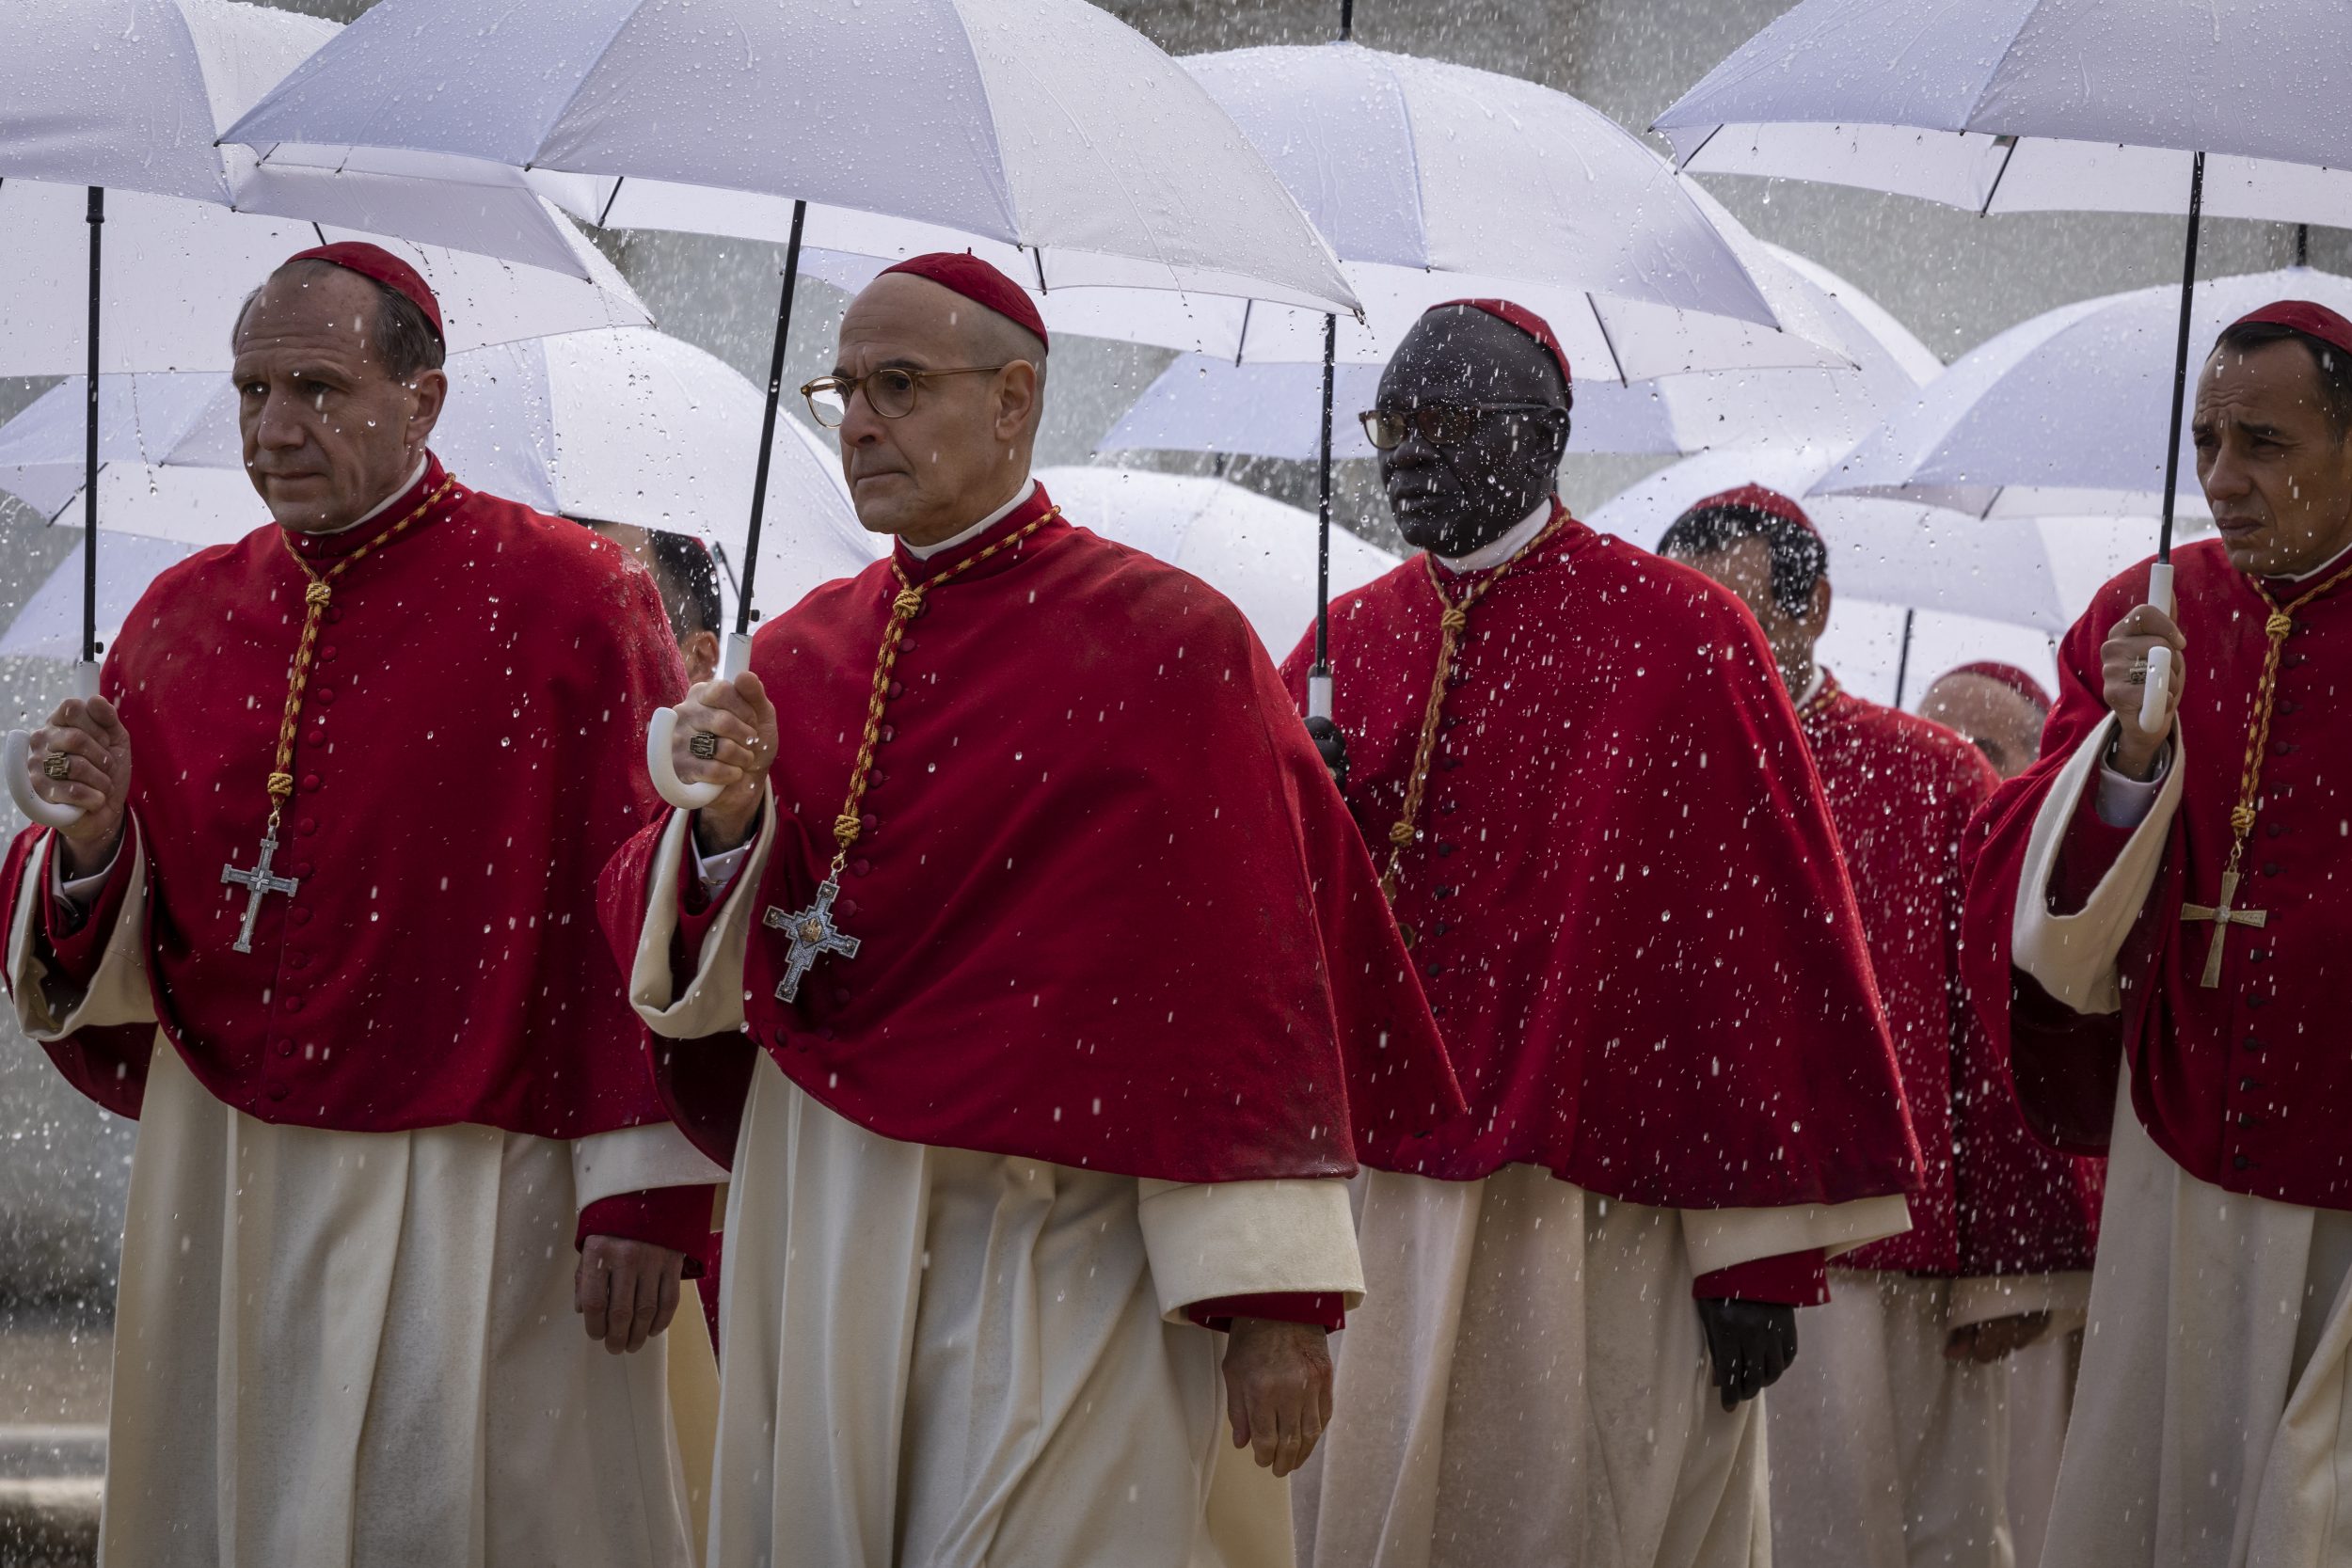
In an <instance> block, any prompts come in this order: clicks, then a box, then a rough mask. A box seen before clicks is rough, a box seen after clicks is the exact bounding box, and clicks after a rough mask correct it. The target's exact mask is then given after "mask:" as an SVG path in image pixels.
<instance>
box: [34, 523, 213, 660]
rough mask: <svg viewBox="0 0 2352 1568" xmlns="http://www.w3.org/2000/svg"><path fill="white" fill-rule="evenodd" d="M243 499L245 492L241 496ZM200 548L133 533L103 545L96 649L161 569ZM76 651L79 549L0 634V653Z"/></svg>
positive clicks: (66, 655) (59, 655)
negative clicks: (103, 571)
mask: <svg viewBox="0 0 2352 1568" xmlns="http://www.w3.org/2000/svg"><path fill="white" fill-rule="evenodd" d="M246 493H247V494H248V495H249V494H251V492H250V491H247V492H246ZM202 547H203V546H200V545H191V544H188V543H186V542H185V541H183V540H178V539H150V538H147V537H145V536H144V535H141V534H136V533H117V534H115V535H114V536H113V537H111V538H109V539H108V540H107V541H106V575H105V577H104V578H102V579H101V580H100V582H99V585H98V634H99V639H100V645H101V646H102V647H103V646H104V644H105V643H108V642H111V641H114V639H115V638H116V636H117V635H118V634H119V632H120V631H121V628H122V622H123V618H124V617H125V616H127V615H129V614H130V613H131V607H132V606H134V605H135V604H137V603H138V602H139V595H140V594H144V593H146V592H147V585H148V584H149V583H151V582H153V581H154V580H155V578H157V577H158V576H160V575H161V574H162V573H163V572H164V570H165V569H166V568H167V567H170V566H176V565H178V564H179V563H180V562H183V561H185V560H186V559H187V558H188V557H189V556H191V555H194V554H195V553H196V552H197V551H198V550H199V549H201V548H202ZM81 651H82V546H80V545H79V544H76V545H75V546H73V550H72V554H70V555H68V556H67V557H66V558H65V559H64V560H63V561H61V562H58V563H57V564H56V568H55V569H54V570H52V571H51V572H50V574H49V576H48V578H47V579H46V580H44V581H43V582H42V583H41V585H40V587H39V588H36V589H35V590H33V594H32V597H30V598H28V599H26V600H25V601H24V609H22V610H18V611H17V612H16V619H14V620H13V621H10V622H9V623H8V630H7V631H5V632H0V654H14V655H18V656H21V657H33V658H56V659H66V660H72V659H74V658H77V657H80V655H81Z"/></svg>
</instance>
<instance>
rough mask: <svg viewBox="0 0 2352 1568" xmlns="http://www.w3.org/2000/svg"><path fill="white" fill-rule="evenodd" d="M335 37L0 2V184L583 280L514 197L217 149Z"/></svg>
mask: <svg viewBox="0 0 2352 1568" xmlns="http://www.w3.org/2000/svg"><path fill="white" fill-rule="evenodd" d="M340 31H342V29H341V28H339V27H337V26H336V25H335V24H333V23H330V22H322V21H320V20H318V19H316V18H314V17H307V16H301V15H298V14H296V13H294V12H292V11H287V10H281V9H278V8H273V7H266V6H252V5H243V4H238V3H235V0H116V3H112V4H108V5H103V6H99V5H92V4H89V3H88V0H11V4H9V5H8V7H6V8H0V179H5V180H10V181H15V180H39V181H47V182H52V183H56V184H65V185H77V186H88V185H97V186H103V187H104V188H105V189H107V190H109V191H140V192H144V193H146V194H148V195H151V196H167V197H178V198H183V199H185V200H190V201H199V202H203V203H206V204H208V205H211V206H216V207H228V208H233V209H236V210H238V211H242V212H249V213H267V214H275V215H278V216H281V217H295V218H307V219H311V220H314V221H316V222H319V223H322V224H326V225H330V226H332V227H334V228H337V229H346V230H363V231H367V232H372V233H393V234H399V235H402V236H404V237H405V238H407V239H410V240H415V241H420V242H422V243H424V244H427V245H450V246H454V247H456V248H458V249H461V250H473V251H480V252H483V253H485V254H489V255H494V256H501V257H504V258H506V259H507V260H509V261H521V262H524V263H526V264H528V265H531V266H536V267H544V268H548V269H549V270H551V271H555V272H561V273H564V274H567V275H568V276H570V277H581V278H585V277H590V276H592V275H591V274H590V272H589V271H588V270H586V267H585V264H584V259H583V258H582V257H581V255H580V245H579V243H578V238H579V237H578V235H577V234H575V233H573V232H572V230H571V229H570V226H569V225H567V224H566V223H565V222H564V220H563V218H562V217H561V216H560V215H558V214H556V212H555V211H554V210H553V209H552V208H551V207H549V206H548V204H547V203H546V202H544V201H542V200H540V199H538V198H536V197H535V196H534V195H533V194H532V193H531V192H530V191H528V190H524V189H519V188H508V189H494V188H485V187H482V186H478V185H477V186H471V187H456V188H453V187H450V186H447V185H445V184H443V183H442V182H437V181H436V182H418V181H414V180H403V179H398V178H391V177H383V176H375V175H369V174H363V173H357V172H353V171H349V170H335V169H321V168H302V169H268V170H264V169H262V168H261V167H259V166H258V163H257V160H256V159H255V157H254V155H253V153H252V152H251V150H248V149H246V148H243V147H222V146H219V145H217V138H218V136H219V135H220V133H221V132H222V131H224V130H226V129H227V128H228V126H229V124H230V121H232V120H234V119H236V118H237V117H238V116H239V115H241V114H243V113H244V112H245V111H246V109H248V108H250V107H251V106H252V105H253V103H254V102H255V101H256V100H257V99H259V98H260V97H261V96H262V93H264V92H266V91H267V90H268V89H269V88H270V87H274V86H276V85H277V84H278V81H279V80H281V79H282V78H283V77H284V76H285V74H286V73H287V72H288V71H292V70H293V69H294V67H295V66H297V65H299V64H301V63H302V61H303V60H304V59H306V58H308V57H309V56H310V54H311V53H312V52H313V51H315V50H316V49H317V48H318V47H319V46H320V45H321V44H323V43H325V42H326V40H329V39H331V38H333V37H334V36H335V35H336V34H337V33H338V32H340ZM109 218H110V220H116V221H119V217H118V214H114V213H110V214H109ZM9 232H10V233H11V235H13V236H16V237H17V240H18V243H19V244H23V243H25V242H26V241H27V240H28V239H29V240H30V242H31V243H35V244H38V243H40V241H39V239H38V236H37V235H28V233H27V231H26V230H24V229H22V228H20V227H18V226H16V225H11V226H10V228H9ZM75 232H76V236H77V238H78V234H79V231H78V230H76V231H75ZM118 232H119V231H118ZM313 243H315V242H313ZM280 254H281V255H282V254H283V253H282V252H281V253H280Z"/></svg>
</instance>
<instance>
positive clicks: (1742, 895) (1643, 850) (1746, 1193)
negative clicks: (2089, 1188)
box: [1284, 503, 1918, 1209]
mask: <svg viewBox="0 0 2352 1568" xmlns="http://www.w3.org/2000/svg"><path fill="white" fill-rule="evenodd" d="M1556 504H1557V503H1555V505H1556ZM1439 571H1440V573H1441V575H1442V576H1444V578H1445V580H1446V582H1447V586H1448V593H1449V596H1450V597H1452V598H1455V599H1459V598H1460V597H1462V596H1463V595H1464V594H1466V593H1467V592H1468V591H1469V590H1470V586H1471V585H1472V580H1473V579H1472V578H1456V577H1454V575H1453V574H1451V573H1445V572H1444V571H1443V568H1439ZM1443 609H1444V606H1443V605H1441V604H1440V603H1439V602H1438V593H1437V590H1436V588H1435V587H1433V585H1432V584H1431V581H1430V565H1429V563H1428V562H1427V561H1426V560H1425V558H1423V557H1419V556H1416V557H1415V558H1414V559H1412V560H1411V561H1408V562H1406V563H1405V564H1404V565H1402V566H1400V567H1398V568H1397V569H1396V570H1394V571H1392V572H1391V573H1389V574H1388V575H1387V576H1386V577H1383V578H1379V579H1378V580H1377V581H1375V582H1373V583H1371V584H1369V585H1368V586H1366V587H1364V588H1362V589H1359V590H1358V591H1357V592H1356V593H1354V594H1348V595H1346V596H1345V597H1344V598H1343V599H1341V600H1340V601H1339V602H1337V603H1336V604H1334V605H1333V607H1332V610H1331V650H1332V657H1331V662H1332V666H1333V671H1334V673H1335V675H1336V677H1337V681H1338V713H1337V715H1336V717H1337V719H1338V721H1339V724H1340V727H1341V729H1342V730H1343V731H1344V732H1345V734H1346V736H1347V743H1348V752H1349V757H1350V759H1351V767H1352V771H1351V775H1350V780H1349V785H1348V804H1349V806H1350V807H1351V808H1352V809H1353V811H1354V812H1355V815H1356V819H1357V821H1358V822H1359V823H1360V824H1361V825H1362V828H1363V831H1364V834H1365V837H1366V838H1367V839H1369V840H1370V841H1371V842H1372V843H1374V844H1375V845H1379V846H1383V847H1385V846H1386V845H1387V844H1388V843H1389V835H1390V830H1391V824H1392V823H1394V822H1395V821H1396V820H1397V819H1398V817H1399V816H1400V815H1401V813H1402V810H1403V804H1404V800H1405V793H1406V774H1407V773H1408V772H1409V771H1410V768H1411V762H1412V757H1413V752H1414V748H1415V744H1416V742H1417V740H1418V738H1419V736H1420V733H1421V725H1422V714H1423V712H1424V710H1425V708H1426V705H1427V703H1428V700H1429V689H1430V682H1431V680H1432V678H1433V674H1434V671H1435V662H1436V658H1437V651H1438V635H1439V633H1438V617H1439V615H1440V613H1441V612H1442V610H1443ZM1311 657H1312V650H1311V647H1310V646H1308V645H1305V644H1302V645H1301V646H1300V648H1299V649H1298V650H1297V651H1296V652H1295V653H1293V654H1292V656H1291V657H1290V659H1289V660H1288V661H1287V663H1286V664H1285V665H1284V672H1285V673H1286V675H1287V676H1288V678H1289V681H1290V685H1291V689H1292V690H1293V692H1294V693H1295V695H1297V696H1299V697H1301V698H1303V696H1304V694H1305V691H1306V672H1307V666H1308V663H1309V661H1310V659H1311ZM1453 680H1454V685H1453V687H1452V689H1449V690H1448V691H1447V693H1446V698H1445V706H1444V710H1443V720H1442V727H1441V729H1440V731H1439V733H1438V743H1437V748H1436V752H1435V755H1434V758H1433V762H1432V766H1431V769H1430V778H1429V782H1428V786H1427V791H1426V795H1425V798H1424V799H1423V800H1422V804H1421V809H1420V814H1419V818H1418V820H1419V824H1420V829H1421V832H1420V836H1419V838H1418V840H1417V841H1416V842H1415V843H1413V844H1412V845H1411V846H1410V847H1407V848H1406V851H1405V853H1404V855H1403V857H1402V860H1401V863H1400V867H1399V869H1400V873H1401V879H1400V881H1399V884H1398V887H1397V892H1396V913H1397V917H1398V919H1399V920H1400V921H1401V922H1402V923H1403V924H1404V925H1406V927H1409V928H1410V929H1411V930H1412V931H1413V932H1414V933H1415V938H1416V945H1415V947H1414V949H1413V958H1414V960H1415V962H1416V963H1417V964H1418V965H1419V966H1420V970H1421V974H1422V986H1423V987H1424V989H1425V990H1427V992H1428V995H1429V1000H1430V1002H1431V1004H1432V1010H1433V1011H1434V1012H1436V1013H1437V1014H1438V1027H1439V1028H1440V1029H1441V1030H1442V1031H1443V1034H1444V1037H1445V1041H1446V1046H1447V1049H1448V1051H1449V1052H1450V1053H1451V1054H1452V1056H1453V1060H1454V1069H1455V1071H1456V1072H1457V1073H1458V1074H1459V1075H1460V1078H1461V1082H1462V1085H1463V1090H1464V1093H1465V1094H1466V1096H1467V1097H1468V1098H1469V1100H1470V1109H1471V1115H1470V1117H1469V1118H1468V1119H1467V1120H1465V1121H1461V1122H1456V1123H1454V1124H1452V1125H1450V1126H1448V1127H1445V1128H1443V1129H1441V1130H1440V1131H1439V1132H1438V1133H1437V1134H1436V1135H1435V1136H1433V1137H1432V1138H1430V1139H1429V1140H1427V1141H1426V1142H1425V1143H1423V1144H1421V1145H1418V1146H1414V1147H1411V1148H1407V1149H1406V1150H1405V1151H1404V1152H1405V1154H1406V1158H1405V1159H1404V1161H1403V1162H1402V1163H1399V1164H1394V1165H1393V1167H1392V1168H1395V1169H1398V1170H1403V1171H1409V1172H1416V1173H1419V1174H1422V1175H1428V1176H1435V1177H1441V1178H1445V1179H1449V1180H1476V1179H1478V1178H1482V1177H1485V1176H1486V1175H1489V1174H1490V1173H1492V1172H1493V1171H1495V1170H1497V1169H1499V1168H1500V1167H1502V1165H1504V1164H1513V1163H1523V1164H1535V1165H1540V1166H1543V1167H1544V1168H1546V1169H1548V1170H1549V1171H1551V1172H1553V1173H1554V1174H1555V1175H1558V1176H1560V1177H1563V1178H1565V1180H1569V1181H1573V1182H1575V1183H1576V1184H1577V1185H1578V1186H1580V1187H1583V1188H1585V1189H1586V1190H1588V1191H1590V1192H1594V1193H1597V1194H1600V1195H1603V1196H1612V1197H1621V1198H1625V1199H1627V1200H1629V1201H1632V1202H1637V1203H1644V1204H1652V1205H1657V1206H1660V1207H1666V1208H1687V1209H1708V1208H1721V1207H1768V1206H1785V1205H1789V1204H1803V1203H1836V1202H1844V1201H1848V1200H1851V1199H1858V1198H1865V1197H1871V1196H1881V1195H1884V1194H1891V1193H1899V1192H1905V1191H1908V1190H1910V1189H1912V1188H1913V1187H1914V1186H1915V1183H1916V1180H1917V1175H1918V1151H1917V1149H1916V1148H1915V1147H1914V1146H1913V1143H1912V1139H1911V1133H1910V1130H1909V1124H1908V1123H1907V1122H1906V1121H1905V1119H1904V1117H1903V1104H1902V1092H1901V1088H1900V1086H1899V1084H1898V1082H1897V1078H1896V1069H1895V1060H1894V1054H1893V1052H1892V1050H1891V1049H1890V1047H1889V1045H1888V1042H1887V1035H1886V1024H1885V1021H1884V1019H1883V1016H1882V1014H1881V1012H1880V1009H1879V1004H1878V999H1877V996H1876V994H1875V992H1874V991H1873V990H1872V989H1871V985H1870V974H1869V965H1868V959H1867V956H1866V954H1865V952H1864V948H1863V939H1862V928H1861V925H1860V922H1859V921H1858V920H1857V918H1856V916H1855V912H1854V904H1853V896H1852V895H1851V893H1849V892H1848V891H1847V886H1846V879H1845V875H1844V873H1843V871H1842V870H1841V869H1840V868H1839V864H1838V858H1837V847H1836V839H1835V837H1834V835H1833V833H1832V831H1831V828H1830V822H1829V817H1828V815H1827V813H1826V812H1825V811H1824V810H1823V808H1822V804H1821V792H1820V784H1819V782H1818V780H1817V779H1816V778H1815V775H1814V771H1813V765H1812V763H1811V762H1810V761H1809V760H1808V759H1807V757H1806V754H1805V746H1804V738H1803V736H1801V735H1800V734H1799V733H1798V729H1797V718H1796V713H1795V711H1794V709H1793V708H1792V707H1791V706H1790V705H1789V702H1788V694H1787V692H1786V691H1785V690H1784V689H1782V687H1781V683H1780V678H1779V676H1778V674H1777V673H1776V672H1775V671H1774V670H1773V668H1772V656H1771V653H1770V651H1769V650H1768V649H1767V648H1766V647H1765V644H1764V641H1763V638H1762V635H1761V634H1760V633H1759V632H1758V631H1757V630H1756V624H1755V622H1754V621H1753V620H1751V619H1750V618H1749V617H1748V615H1747V614H1746V612H1745V611H1743V610H1741V609H1740V605H1739V602H1738V601H1737V600H1735V599H1733V598H1732V597H1731V596H1730V595H1729V594H1724V593H1723V592H1722V591H1721V590H1719V589H1717V588H1716V587H1715V586H1714V585H1713V584H1711V583H1709V582H1708V581H1707V579H1706V578H1702V577H1700V576H1699V575H1698V574H1696V573H1694V572H1692V571H1689V570H1687V569H1685V568H1683V567H1681V566H1677V565H1674V564H1672V563H1670V562H1663V561H1661V560H1659V559H1657V558H1656V557H1654V556H1651V555H1648V554H1646V553H1645V552H1643V551H1641V550H1638V549H1635V548H1633V547H1632V546H1628V545H1625V544H1623V543H1620V542H1618V541H1616V540H1613V539H1606V538H1603V537H1601V536H1599V535H1597V534H1596V533H1594V532H1593V531H1591V530H1590V529H1588V528H1586V527H1584V526H1583V525H1582V524H1581V523H1579V522H1576V521H1575V520H1574V519H1571V518H1565V517H1556V518H1555V522H1554V526H1553V528H1552V529H1551V531H1550V532H1549V535H1547V536H1546V537H1545V539H1544V540H1543V541H1542V542H1540V543H1538V544H1537V545H1535V546H1533V547H1532V548H1531V549H1530V550H1529V551H1528V552H1526V553H1525V554H1524V555H1522V556H1521V557H1520V558H1519V559H1518V561H1517V562H1515V563H1514V564H1513V565H1512V566H1511V568H1510V570H1509V573H1508V574H1507V575H1506V576H1505V577H1504V578H1502V580H1501V581H1499V582H1497V583H1496V584H1495V585H1494V587H1493V589H1492V591H1491V592H1489V593H1487V594H1486V595H1485V596H1484V597H1483V598H1481V599H1480V600H1479V601H1478V603H1477V605H1476V607H1475V608H1474V609H1473V610H1471V611H1470V618H1469V623H1468V626H1467V628H1466V630H1465V632H1464V634H1463V638H1462V643H1461V654H1460V657H1459V659H1458V661H1457V664H1456V669H1455V673H1454V677H1453Z"/></svg>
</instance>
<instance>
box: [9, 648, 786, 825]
mask: <svg viewBox="0 0 2352 1568" xmlns="http://www.w3.org/2000/svg"><path fill="white" fill-rule="evenodd" d="M751 667H752V640H751V637H750V635H749V634H748V633H745V632H732V633H729V634H728V637H727V641H726V646H725V647H724V648H723V650H721V652H720V656H719V677H718V678H719V679H721V680H723V681H731V680H733V679H734V678H735V677H736V676H738V675H739V674H741V673H743V672H744V671H746V670H748V669H750V668H751ZM676 733H677V712H676V710H675V709H674V708H666V707H663V708H656V709H655V710H654V715H653V718H652V719H651V720H650V721H647V723H646V725H645V771H646V772H648V773H651V774H652V775H653V787H654V790H655V792H656V793H658V794H659V795H660V797H661V798H662V799H663V800H667V801H669V802H670V804H672V805H674V806H675V807H676V808H677V809H678V810H680V811H700V810H702V809H703V807H705V806H707V805H708V804H710V802H711V801H713V800H717V799H718V798H719V796H720V793H721V791H720V787H719V785H717V784H688V783H687V782H686V781H685V780H684V779H681V778H679V777H678V776H677V769H676V768H675V767H673V766H671V763H670V742H671V740H672V739H673V737H674V736H675V735H676ZM17 772H18V773H20V774H21V773H23V772H24V768H22V767H21V766H20V767H19V768H17Z"/></svg>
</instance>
